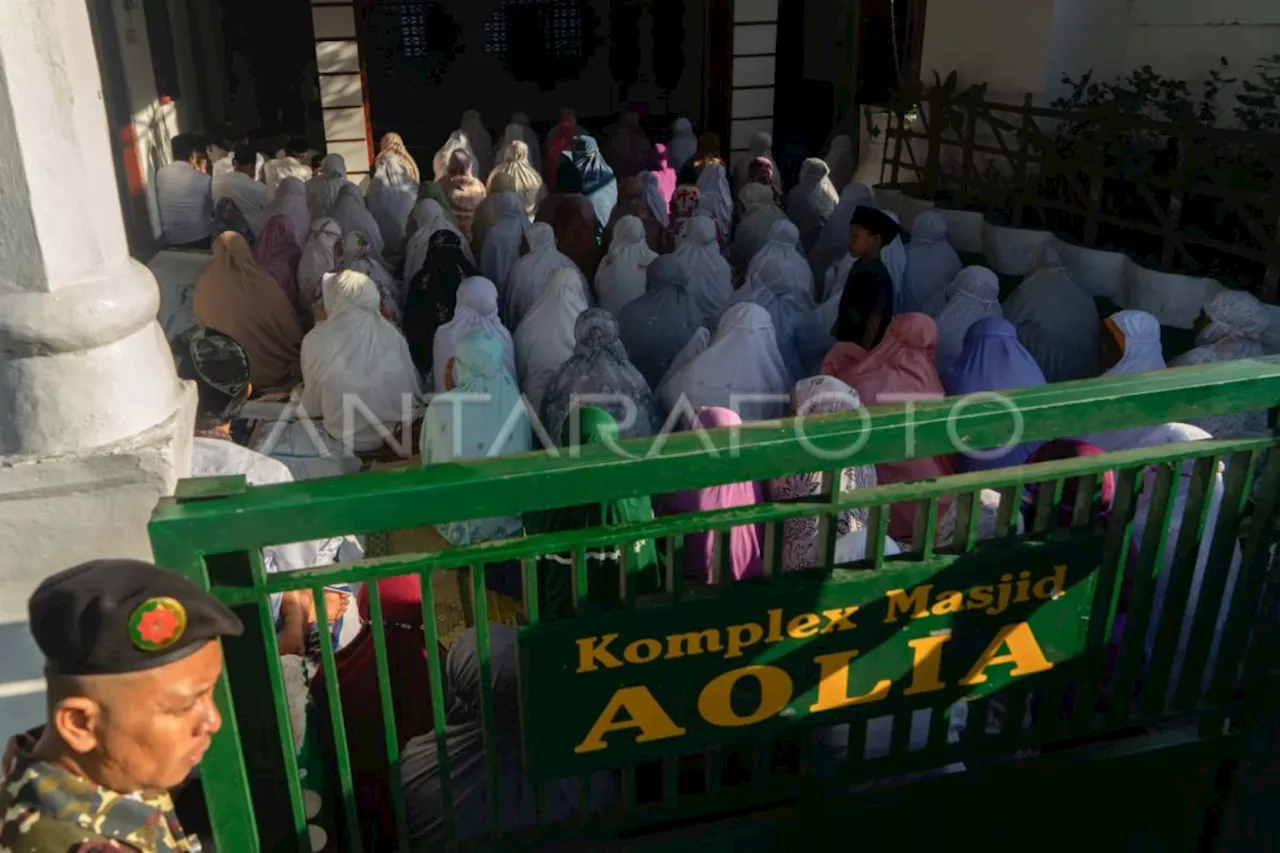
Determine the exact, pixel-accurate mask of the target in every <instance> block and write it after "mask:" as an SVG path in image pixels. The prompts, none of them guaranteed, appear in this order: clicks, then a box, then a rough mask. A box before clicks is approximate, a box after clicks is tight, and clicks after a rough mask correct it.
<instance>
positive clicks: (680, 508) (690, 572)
mask: <svg viewBox="0 0 1280 853" xmlns="http://www.w3.org/2000/svg"><path fill="white" fill-rule="evenodd" d="M697 421H698V422H697V425H696V426H695V427H694V428H695V429H720V428H724V427H736V426H741V425H742V419H741V418H740V417H738V414H737V412H734V411H731V410H729V409H722V408H719V407H718V406H708V407H706V408H704V409H702V410H701V411H699V412H698V418H697ZM763 499H764V493H763V490H762V489H761V488H760V484H759V483H755V482H746V483H730V484H728V485H724V486H709V487H707V488H705V489H698V490H697V491H695V492H679V493H677V494H674V495H663V496H661V497H659V498H657V500H656V501H655V502H654V503H655V508H656V510H657V512H656V514H657V515H684V514H686V513H693V512H708V511H710V510H715V509H730V508H732V507H737V506H750V505H752V504H757V503H760V502H761V501H762V500H763ZM716 535H717V534H716V533H715V532H713V531H708V532H706V533H690V534H688V535H686V536H685V537H684V576H685V577H686V578H688V579H689V580H691V581H695V582H698V583H706V584H710V583H712V582H714V580H715V577H716V564H715V560H716V549H715V547H714V542H715V537H716ZM763 543H764V529H763V528H762V527H761V526H760V525H758V524H748V525H744V526H742V527H735V528H733V530H732V531H730V533H729V560H728V565H727V567H726V569H727V570H726V572H725V573H724V574H723V575H722V576H721V582H727V581H729V580H731V579H732V580H735V581H739V580H742V579H744V578H756V577H760V576H761V575H762V574H763V572H764V563H763V556H764V546H763Z"/></svg>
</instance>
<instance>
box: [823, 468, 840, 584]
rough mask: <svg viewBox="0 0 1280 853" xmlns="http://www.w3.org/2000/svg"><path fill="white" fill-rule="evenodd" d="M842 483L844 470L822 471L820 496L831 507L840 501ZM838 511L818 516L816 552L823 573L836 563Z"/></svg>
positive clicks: (827, 571) (838, 534)
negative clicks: (819, 544)
mask: <svg viewBox="0 0 1280 853" xmlns="http://www.w3.org/2000/svg"><path fill="white" fill-rule="evenodd" d="M843 481H844V470H843V469H840V468H837V469H836V470H834V471H823V472H822V480H821V484H820V486H821V487H820V491H821V494H822V495H823V496H824V497H825V498H826V499H827V501H828V502H829V503H830V504H832V505H833V506H835V505H838V503H839V501H840V493H841V485H842V483H843ZM839 519H840V513H839V511H828V512H824V513H823V514H822V515H820V516H818V542H820V543H821V545H822V547H821V548H820V549H819V551H818V559H819V560H820V562H819V564H818V565H820V566H822V569H823V571H824V572H825V573H830V571H831V567H832V566H833V565H834V564H835V561H836V540H837V539H838V538H839V536H840V532H839V527H840V524H839Z"/></svg>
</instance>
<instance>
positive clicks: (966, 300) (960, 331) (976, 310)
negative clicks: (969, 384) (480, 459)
mask: <svg viewBox="0 0 1280 853" xmlns="http://www.w3.org/2000/svg"><path fill="white" fill-rule="evenodd" d="M946 291H947V292H949V293H950V294H951V298H950V301H948V302H947V304H946V305H945V306H943V308H942V310H941V311H939V312H938V313H937V315H936V316H935V317H934V320H935V321H936V322H937V324H938V346H937V348H936V350H935V353H936V356H937V361H938V374H939V375H940V376H945V375H946V373H947V371H948V370H950V369H951V367H952V365H953V364H955V362H956V359H958V358H960V354H961V353H963V352H964V338H965V335H967V334H968V333H969V327H970V326H972V325H973V324H974V323H976V322H978V321H979V320H981V319H982V318H984V317H1002V316H1004V315H1003V313H1002V311H1001V310H1000V279H999V278H997V277H996V274H995V273H993V272H992V271H991V270H989V269H987V268H986V267H965V268H964V269H962V270H961V271H960V274H959V275H957V276H956V278H955V281H953V282H952V283H951V284H950V285H949V286H948V287H947V288H946Z"/></svg>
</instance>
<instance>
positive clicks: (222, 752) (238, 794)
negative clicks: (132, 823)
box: [148, 498, 259, 850]
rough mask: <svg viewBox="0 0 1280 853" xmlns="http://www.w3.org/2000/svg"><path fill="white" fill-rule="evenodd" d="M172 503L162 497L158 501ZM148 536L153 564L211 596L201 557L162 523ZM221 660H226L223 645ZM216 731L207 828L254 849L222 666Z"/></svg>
mask: <svg viewBox="0 0 1280 853" xmlns="http://www.w3.org/2000/svg"><path fill="white" fill-rule="evenodd" d="M170 500H172V499H167V498H166V499H162V503H164V502H168V501H170ZM148 533H149V534H150V536H151V545H152V550H153V552H154V555H155V558H156V562H157V563H159V564H160V565H162V566H167V567H168V568H170V569H171V570H173V571H175V572H177V573H178V574H180V575H182V576H184V577H185V578H186V579H187V580H189V581H191V582H192V583H194V584H195V585H196V586H198V587H200V588H201V589H203V590H205V591H206V592H212V591H213V586H212V584H211V583H210V580H209V573H208V570H207V568H206V565H205V560H204V558H203V557H202V556H201V555H199V554H196V553H193V552H192V551H190V550H189V549H188V548H187V547H186V543H184V542H181V541H174V540H173V538H172V537H170V536H169V535H168V531H167V530H166V529H165V528H164V527H163V525H150V526H149V528H148ZM220 644H221V645H222V647H223V659H224V662H225V660H226V648H227V647H226V644H225V643H221V642H220ZM213 696H214V701H215V702H216V703H217V706H218V713H219V714H220V715H221V716H222V729H221V731H220V732H219V736H218V737H215V738H213V740H212V742H211V743H210V744H209V749H208V750H206V751H205V759H204V761H203V762H202V763H201V766H200V784H201V787H202V788H203V789H204V795H205V804H206V808H207V809H208V812H209V821H210V824H211V825H212V826H213V827H214V828H215V829H214V832H215V834H216V836H217V838H218V843H219V844H220V845H227V846H226V849H233V850H235V849H238V850H254V849H255V848H256V846H257V844H258V837H259V836H258V823H257V820H256V819H255V817H254V811H253V796H252V793H251V791H250V789H249V772H248V768H247V767H246V766H245V760H244V752H243V750H242V747H241V744H242V743H243V741H242V739H241V731H240V724H239V722H238V718H237V716H236V707H235V700H234V698H233V696H232V693H231V682H230V675H229V673H228V672H227V669H226V667H225V665H224V667H223V670H222V674H221V675H220V676H218V682H217V684H216V685H215V686H214V690H213Z"/></svg>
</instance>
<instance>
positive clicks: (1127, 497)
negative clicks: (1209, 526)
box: [1071, 468, 1139, 736]
mask: <svg viewBox="0 0 1280 853" xmlns="http://www.w3.org/2000/svg"><path fill="white" fill-rule="evenodd" d="M1138 474H1139V469H1137V468H1123V469H1121V470H1119V471H1117V472H1116V493H1115V499H1114V500H1113V501H1112V505H1111V517H1110V518H1109V519H1108V521H1107V538H1106V541H1105V543H1104V544H1103V546H1102V566H1101V567H1100V568H1099V570H1098V586H1097V589H1098V592H1097V594H1096V595H1095V596H1094V599H1093V607H1092V608H1091V610H1090V613H1089V626H1088V630H1087V633H1086V637H1085V657H1084V659H1083V661H1082V665H1081V667H1080V669H1079V674H1080V678H1079V693H1078V695H1077V697H1076V702H1075V712H1074V714H1072V725H1071V731H1072V733H1073V734H1075V735H1077V736H1084V735H1085V734H1087V733H1088V732H1089V731H1091V730H1092V729H1093V728H1094V727H1095V713H1096V709H1097V705H1098V699H1099V698H1100V696H1101V688H1102V680H1101V679H1100V678H1098V677H1096V673H1099V672H1101V671H1102V665H1103V662H1104V661H1105V659H1106V655H1107V640H1108V638H1110V637H1111V629H1112V624H1113V620H1114V618H1115V612H1116V607H1117V605H1118V603H1119V600H1120V591H1121V586H1122V581H1123V579H1124V575H1125V568H1126V562H1127V558H1128V555H1129V536H1130V533H1131V532H1132V529H1133V528H1132V524H1131V521H1132V519H1133V512H1134V505H1135V504H1136V502H1137V500H1136V498H1137V496H1136V494H1135V492H1136V490H1137V489H1136V483H1137V478H1138Z"/></svg>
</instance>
